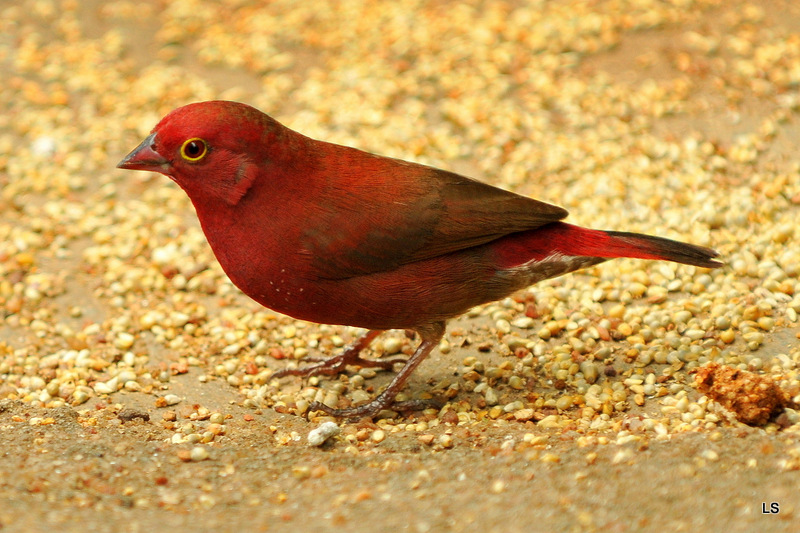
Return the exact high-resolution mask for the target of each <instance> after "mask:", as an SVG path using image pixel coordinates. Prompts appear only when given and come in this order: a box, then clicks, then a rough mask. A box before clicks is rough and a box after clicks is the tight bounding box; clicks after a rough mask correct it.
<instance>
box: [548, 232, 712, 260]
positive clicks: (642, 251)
mask: <svg viewBox="0 0 800 533" xmlns="http://www.w3.org/2000/svg"><path fill="white" fill-rule="evenodd" d="M542 229H549V230H551V231H553V232H554V234H560V236H561V238H559V241H558V242H559V244H558V245H557V248H558V249H559V251H560V252H561V253H563V254H566V255H577V256H591V257H603V258H607V259H611V258H614V257H633V258H636V259H659V260H662V261H675V262H676V263H684V264H687V265H694V266H699V267H706V268H716V267H719V266H722V263H721V262H719V261H717V260H715V259H714V258H715V257H717V256H718V255H719V254H718V253H717V252H716V251H714V250H711V249H709V248H704V247H702V246H697V245H694V244H687V243H685V242H678V241H673V240H671V239H665V238H663V237H654V236H652V235H642V234H641V233H628V232H624V231H601V230H593V229H588V228H582V227H580V226H573V225H572V224H565V223H563V222H558V223H555V224H550V225H548V226H546V227H545V228H542ZM554 237H555V235H554Z"/></svg>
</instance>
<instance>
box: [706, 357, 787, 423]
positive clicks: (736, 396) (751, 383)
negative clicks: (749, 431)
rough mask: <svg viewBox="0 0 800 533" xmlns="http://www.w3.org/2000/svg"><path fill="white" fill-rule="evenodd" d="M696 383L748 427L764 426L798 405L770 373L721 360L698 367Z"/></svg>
mask: <svg viewBox="0 0 800 533" xmlns="http://www.w3.org/2000/svg"><path fill="white" fill-rule="evenodd" d="M694 385H695V387H697V390H699V391H700V392H702V393H703V394H705V395H706V396H708V397H709V398H711V399H712V400H714V401H715V402H717V403H719V404H720V405H722V406H723V407H725V408H726V409H728V410H729V411H732V412H733V414H734V415H735V416H736V419H737V420H739V421H740V422H743V423H745V424H747V425H749V426H763V425H764V424H766V423H767V422H768V421H769V420H770V419H771V418H773V417H776V416H778V415H779V414H781V413H782V412H783V410H784V409H785V408H786V407H795V403H794V402H793V401H792V400H791V398H790V397H789V395H788V394H786V393H785V392H784V391H783V390H781V388H780V387H779V386H778V384H777V383H775V381H774V380H773V379H772V378H770V377H769V376H760V375H758V374H754V373H752V372H747V371H745V370H738V369H736V368H733V367H730V366H725V365H720V364H719V363H709V364H707V365H705V366H703V367H701V368H699V369H698V370H697V373H696V374H695V379H694Z"/></svg>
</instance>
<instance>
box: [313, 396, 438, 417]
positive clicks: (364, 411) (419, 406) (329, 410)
mask: <svg viewBox="0 0 800 533" xmlns="http://www.w3.org/2000/svg"><path fill="white" fill-rule="evenodd" d="M440 407H441V405H440V404H439V403H438V402H437V401H435V400H432V399H431V400H407V401H402V402H397V401H395V400H394V398H392V397H390V396H384V395H383V394H381V395H379V396H378V397H376V398H375V399H374V400H372V401H371V402H368V403H365V404H362V405H358V406H355V407H347V408H345V409H334V408H333V407H328V406H327V405H325V404H323V403H319V402H312V403H311V405H310V406H309V408H308V412H309V413H310V412H313V411H322V412H323V413H326V414H329V415H331V416H335V417H336V418H347V419H358V418H365V417H367V418H372V417H374V416H375V415H377V414H378V413H380V412H381V411H384V410H389V411H423V410H425V409H431V408H434V409H439V408H440Z"/></svg>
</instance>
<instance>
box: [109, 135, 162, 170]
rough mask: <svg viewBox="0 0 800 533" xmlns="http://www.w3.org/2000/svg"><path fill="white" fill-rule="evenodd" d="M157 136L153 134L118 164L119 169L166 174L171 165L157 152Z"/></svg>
mask: <svg viewBox="0 0 800 533" xmlns="http://www.w3.org/2000/svg"><path fill="white" fill-rule="evenodd" d="M155 138H156V134H155V133H151V134H150V135H149V136H148V137H147V138H146V139H145V140H143V141H142V143H141V144H140V145H139V146H137V147H136V148H134V150H133V151H132V152H131V153H129V154H128V155H126V156H125V159H123V160H122V161H120V162H119V163H118V164H117V168H125V169H128V170H149V171H151V172H160V173H162V174H166V173H167V171H168V170H169V167H170V163H169V161H168V160H167V159H165V158H164V156H162V155H161V154H159V153H158V152H156V150H155V148H154V147H155Z"/></svg>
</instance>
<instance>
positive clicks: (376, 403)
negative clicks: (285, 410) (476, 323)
mask: <svg viewBox="0 0 800 533" xmlns="http://www.w3.org/2000/svg"><path fill="white" fill-rule="evenodd" d="M444 330H445V324H444V322H438V323H435V324H432V325H430V326H428V327H427V328H424V329H420V330H418V331H419V333H420V336H421V337H422V342H420V345H419V346H418V347H417V350H416V351H415V352H414V355H412V356H411V357H409V358H408V361H406V364H405V366H404V367H403V368H402V369H400V372H398V373H397V375H396V376H395V377H394V379H393V380H392V381H391V383H389V386H388V387H386V389H385V390H384V391H383V392H381V393H380V394H379V395H378V396H376V397H375V399H374V400H372V401H371V402H369V403H366V404H364V405H359V406H357V407H350V408H347V409H334V408H332V407H328V406H327V405H324V404H321V403H319V402H313V403H312V404H311V405H310V406H309V411H324V412H325V413H328V414H329V415H333V416H335V417H340V418H360V417H365V416H369V417H372V416H375V415H376V414H378V413H379V412H380V411H382V410H384V409H394V410H398V411H404V410H412V409H420V408H424V407H427V406H428V405H429V402H426V401H424V400H419V401H413V400H412V401H408V402H395V401H394V398H395V396H397V394H398V393H399V392H400V391H401V390H402V389H403V386H405V384H406V381H408V378H409V376H411V373H412V372H414V370H415V369H416V368H417V367H418V366H419V364H420V363H421V362H422V361H424V360H425V358H426V357H428V354H429V353H431V350H433V349H434V348H435V347H436V345H438V344H439V341H440V340H442V336H443V335H444Z"/></svg>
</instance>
